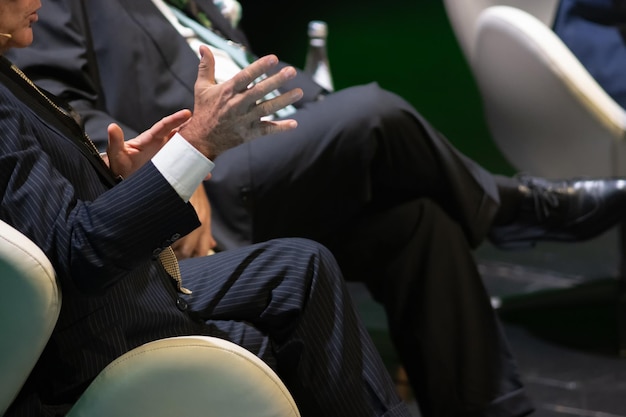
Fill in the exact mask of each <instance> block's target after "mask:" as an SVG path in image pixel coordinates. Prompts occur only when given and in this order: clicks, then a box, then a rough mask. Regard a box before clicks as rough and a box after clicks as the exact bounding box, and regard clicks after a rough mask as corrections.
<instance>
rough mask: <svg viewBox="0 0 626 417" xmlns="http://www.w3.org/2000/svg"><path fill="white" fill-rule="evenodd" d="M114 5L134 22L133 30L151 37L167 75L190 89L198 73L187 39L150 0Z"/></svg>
mask: <svg viewBox="0 0 626 417" xmlns="http://www.w3.org/2000/svg"><path fill="white" fill-rule="evenodd" d="M118 4H119V6H120V7H122V8H124V9H125V10H126V12H127V13H128V15H129V16H130V17H131V19H132V20H134V21H135V22H136V23H137V25H136V30H138V31H141V32H142V33H143V36H146V37H148V38H150V39H152V43H153V44H154V45H155V47H156V48H157V49H159V50H160V56H161V58H162V59H163V60H164V62H165V66H166V67H167V68H169V70H170V72H171V74H172V75H173V76H174V77H176V78H178V80H179V82H181V83H182V84H183V85H184V86H185V87H186V88H187V89H188V90H189V91H190V92H193V88H194V83H195V80H196V77H197V75H198V56H197V55H196V54H195V53H194V52H193V51H192V49H191V48H190V47H189V44H188V43H187V40H186V39H185V38H183V37H182V36H181V35H180V33H178V31H177V30H176V29H175V28H174V27H173V26H172V25H171V24H170V22H169V21H168V20H167V19H166V18H165V16H163V14H162V13H161V11H160V10H159V9H158V8H157V7H156V6H155V5H154V3H153V2H152V0H132V1H127V0H121V1H119V2H118ZM154 70H155V69H154V68H152V69H150V71H154Z"/></svg>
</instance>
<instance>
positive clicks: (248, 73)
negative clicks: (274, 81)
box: [228, 55, 278, 91]
mask: <svg viewBox="0 0 626 417" xmlns="http://www.w3.org/2000/svg"><path fill="white" fill-rule="evenodd" d="M276 64H278V58H277V57H276V55H267V56H264V57H262V58H259V59H257V60H256V61H254V62H253V63H252V64H250V65H248V66H247V67H246V68H244V69H243V70H241V71H239V72H238V73H237V74H235V76H234V77H232V78H231V79H230V80H229V81H228V82H232V83H233V88H234V90H235V91H244V90H246V89H247V88H248V86H249V85H250V84H251V83H252V82H253V81H254V80H256V79H257V78H259V77H261V76H262V75H264V74H265V73H267V72H268V71H269V70H271V69H272V68H273V67H274V66H275V65H276Z"/></svg>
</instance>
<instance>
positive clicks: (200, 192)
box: [172, 184, 217, 260]
mask: <svg viewBox="0 0 626 417" xmlns="http://www.w3.org/2000/svg"><path fill="white" fill-rule="evenodd" d="M189 202H190V203H191V205H192V206H193V208H194V209H195V210H196V213H197V214H198V218H199V219H200V222H201V223H202V225H201V226H200V227H198V228H197V229H196V230H194V231H193V232H191V233H189V234H188V235H186V236H185V237H183V238H182V239H179V240H177V241H176V242H175V243H174V244H173V245H172V248H173V249H174V252H176V257H177V258H178V259H179V260H180V259H185V258H192V257H194V256H206V255H207V254H209V252H211V251H212V250H213V248H215V246H216V245H217V244H216V242H215V239H213V234H212V233H211V204H210V203H209V197H208V196H207V194H206V190H205V189H204V185H203V184H200V186H199V187H198V188H197V189H196V192H195V193H193V195H192V196H191V200H189Z"/></svg>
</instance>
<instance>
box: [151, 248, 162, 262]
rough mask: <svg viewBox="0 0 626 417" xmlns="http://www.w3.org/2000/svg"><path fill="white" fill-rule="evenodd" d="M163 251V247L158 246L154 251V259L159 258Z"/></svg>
mask: <svg viewBox="0 0 626 417" xmlns="http://www.w3.org/2000/svg"><path fill="white" fill-rule="evenodd" d="M161 252H163V249H161V248H156V249H155V250H153V251H152V259H157V258H158V257H159V255H160V254H161Z"/></svg>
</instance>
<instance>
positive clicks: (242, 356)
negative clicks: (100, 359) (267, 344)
mask: <svg viewBox="0 0 626 417" xmlns="http://www.w3.org/2000/svg"><path fill="white" fill-rule="evenodd" d="M0 277H1V278H0V279H1V280H2V284H3V290H2V292H1V293H0V416H1V415H3V414H4V412H5V411H6V409H7V408H8V406H9V405H10V404H11V402H12V401H13V399H14V398H15V396H16V395H17V393H18V392H19V390H20V388H21V387H22V385H23V383H24V381H25V380H26V378H27V377H28V374H29V373H30V371H31V369H32V367H33V366H34V365H35V363H36V361H37V359H38V358H39V355H40V354H41V351H42V350H43V348H44V346H45V344H46V343H47V341H48V339H49V337H50V334H51V333H52V330H53V328H54V325H55V323H56V320H57V318H58V315H59V311H60V307H61V293H60V290H59V288H58V287H57V283H56V279H55V275H54V270H53V268H52V265H51V264H50V262H49V261H48V259H47V258H46V256H45V255H44V253H43V252H42V251H41V250H40V249H39V248H38V247H37V246H36V245H35V244H34V243H33V242H32V241H30V240H29V239H27V238H26V237H25V236H24V235H22V234H21V233H19V232H18V231H17V230H15V229H13V228H12V227H11V226H9V225H8V224H6V223H4V222H2V221H0ZM83 416H84V417H99V416H102V417H104V416H107V417H116V416H119V417H128V416H132V417H142V416H145V417H161V416H163V417H166V416H167V417H172V416H177V417H196V416H198V417H200V416H202V417H213V416H215V417H218V416H219V417H247V416H250V417H299V416H300V414H299V412H298V408H297V406H296V404H295V402H294V400H293V398H292V397H291V395H290V393H289V391H288V390H287V388H286V387H285V385H284V384H283V383H282V381H281V380H280V379H279V377H278V376H277V375H276V374H275V373H274V372H273V371H272V369H271V368H269V367H268V366H267V365H266V364H265V363H264V362H263V361H261V360H260V359H259V358H258V357H256V356H255V355H253V354H252V353H250V352H248V351H247V350H245V349H243V348H241V347H240V346H238V345H235V344H234V343H231V342H228V341H226V340H222V339H218V338H213V337H204V336H189V337H173V338H169V339H162V340H157V341H154V342H152V343H148V344H146V345H143V346H140V347H138V348H136V349H134V350H132V351H130V352H128V353H127V354H125V355H123V356H121V357H120V358H118V359H117V360H115V361H114V362H112V363H111V364H109V366H107V367H106V368H105V369H104V370H103V371H102V372H101V373H100V375H99V376H98V377H97V378H96V379H95V380H94V381H93V382H92V383H91V385H90V386H89V388H88V389H87V390H86V391H85V393H84V394H83V395H82V396H81V398H80V399H79V401H78V402H77V403H76V404H75V405H74V407H73V408H72V410H71V411H70V413H69V414H68V417H83Z"/></svg>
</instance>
